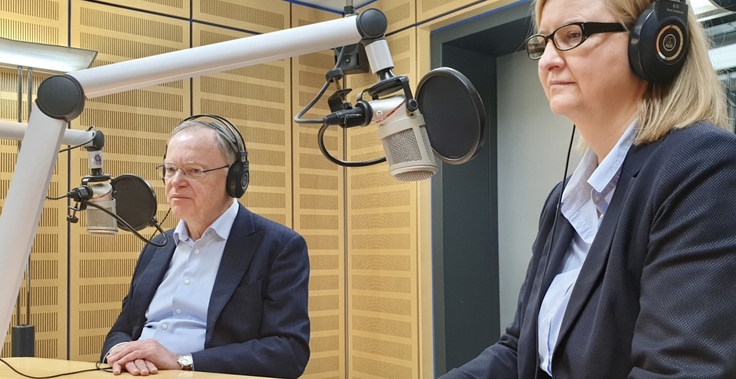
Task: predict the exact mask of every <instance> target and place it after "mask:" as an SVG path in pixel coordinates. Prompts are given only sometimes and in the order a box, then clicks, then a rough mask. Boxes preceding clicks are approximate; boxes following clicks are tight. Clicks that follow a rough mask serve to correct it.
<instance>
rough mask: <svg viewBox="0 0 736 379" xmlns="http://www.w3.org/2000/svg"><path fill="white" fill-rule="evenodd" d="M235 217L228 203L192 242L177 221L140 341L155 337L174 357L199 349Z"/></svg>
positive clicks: (235, 205) (183, 224)
mask: <svg viewBox="0 0 736 379" xmlns="http://www.w3.org/2000/svg"><path fill="white" fill-rule="evenodd" d="M237 214H238V203H237V201H235V200H233V204H232V205H231V206H230V207H229V208H228V209H227V210H226V211H225V212H224V213H223V214H222V215H221V216H220V217H219V218H218V219H217V220H215V222H213V223H212V225H210V227H209V228H207V230H205V232H204V233H203V234H202V237H201V238H200V239H198V240H196V241H193V240H192V239H191V238H190V237H189V233H188V231H187V227H186V223H185V222H184V221H180V222H179V224H178V225H177V227H176V229H175V230H174V243H176V250H175V251H174V256H173V257H172V258H171V263H170V266H169V269H168V270H167V271H166V275H165V276H164V279H163V281H162V282H161V285H160V286H159V287H158V289H157V290H156V294H155V295H154V296H153V300H152V301H151V304H149V306H148V310H147V311H146V324H145V327H144V328H143V332H142V334H141V336H140V338H139V339H141V340H143V339H148V338H154V339H156V340H157V341H158V342H159V343H160V344H161V345H163V346H164V347H166V348H167V349H169V350H171V351H172V352H174V353H176V354H187V353H192V352H196V351H200V350H203V349H204V339H205V331H206V328H207V308H208V306H209V302H210V295H211V293H212V288H213V286H214V284H215V277H216V276H217V271H218V268H219V266H220V259H221V258H222V254H223V251H224V249H225V243H226V242H227V238H228V236H229V235H230V229H231V228H232V225H233V222H234V221H235V216H236V215H237Z"/></svg>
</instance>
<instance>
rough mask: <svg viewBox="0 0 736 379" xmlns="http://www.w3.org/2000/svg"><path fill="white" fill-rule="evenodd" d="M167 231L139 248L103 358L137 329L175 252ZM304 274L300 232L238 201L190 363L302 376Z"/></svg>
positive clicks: (249, 372)
mask: <svg viewBox="0 0 736 379" xmlns="http://www.w3.org/2000/svg"><path fill="white" fill-rule="evenodd" d="M166 234H167V237H168V241H169V243H168V244H167V245H166V246H165V247H163V248H157V247H154V246H151V245H147V246H146V247H145V248H144V249H143V251H142V252H141V255H140V257H139V259H138V263H137V265H136V268H135V272H134V273H133V279H132V281H131V285H130V292H129V293H128V295H127V296H126V297H125V299H123V306H122V311H121V313H120V316H118V319H117V321H116V322H115V324H114V325H113V326H112V329H111V330H110V332H109V333H108V335H107V338H106V340H105V343H104V346H103V348H102V354H103V358H104V355H105V354H106V353H107V352H108V351H109V350H110V348H112V347H113V346H115V345H116V344H117V343H120V342H126V341H132V340H137V339H138V337H140V335H141V331H142V329H143V327H144V324H145V321H146V317H145V313H146V310H147V309H148V305H149V304H150V302H151V299H153V295H154V293H155V292H156V289H157V288H158V286H159V284H161V281H162V280H163V278H164V274H165V273H166V270H167V269H168V267H169V262H170V261H171V257H172V256H173V254H174V250H175V246H174V243H172V242H171V241H173V229H172V230H169V231H167V232H166ZM162 240H163V239H162V237H161V236H159V237H158V238H157V242H158V243H161V242H162ZM308 281H309V257H308V255H307V245H306V242H305V241H304V238H303V237H302V236H300V235H299V234H297V233H296V232H294V231H293V230H291V229H289V228H287V227H286V226H283V225H281V224H278V223H276V222H273V221H270V220H268V219H266V218H264V217H262V216H259V215H257V214H254V213H252V212H250V211H248V210H247V209H245V208H244V207H243V206H242V205H241V206H240V208H239V209H238V214H237V216H236V218H235V221H234V223H233V227H232V229H231V232H230V237H229V238H228V241H227V243H226V245H225V250H224V253H223V255H222V261H221V262H220V267H219V270H218V272H217V277H216V279H215V284H214V288H213V289H212V296H211V298H210V303H209V308H208V310H207V331H206V335H205V349H204V350H202V351H198V352H193V353H192V357H193V358H194V369H195V370H197V371H209V372H219V373H228V374H240V375H255V376H272V377H280V378H295V377H298V376H300V375H301V374H302V373H303V372H304V368H305V367H306V365H307V362H308V360H309V333H310V323H309V314H308V309H307V299H308V296H309V293H308Z"/></svg>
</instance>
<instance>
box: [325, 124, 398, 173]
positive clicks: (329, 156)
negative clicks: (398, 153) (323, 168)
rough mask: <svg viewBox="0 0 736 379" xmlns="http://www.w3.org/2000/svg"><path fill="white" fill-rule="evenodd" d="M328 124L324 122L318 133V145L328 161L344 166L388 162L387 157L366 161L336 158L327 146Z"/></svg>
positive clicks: (364, 165) (363, 165) (362, 165)
mask: <svg viewBox="0 0 736 379" xmlns="http://www.w3.org/2000/svg"><path fill="white" fill-rule="evenodd" d="M328 126H329V125H327V123H323V124H322V127H321V128H319V132H318V133H317V145H318V146H319V150H320V151H321V152H322V155H324V156H325V158H327V160H328V161H330V162H332V163H334V164H336V165H340V166H343V167H367V166H372V165H374V164H378V163H383V162H386V157H382V158H377V159H374V160H371V161H364V162H347V161H342V160H339V159H337V158H335V157H334V156H332V155H331V154H330V153H329V152H328V151H327V147H325V140H324V137H325V131H326V130H327V127H328Z"/></svg>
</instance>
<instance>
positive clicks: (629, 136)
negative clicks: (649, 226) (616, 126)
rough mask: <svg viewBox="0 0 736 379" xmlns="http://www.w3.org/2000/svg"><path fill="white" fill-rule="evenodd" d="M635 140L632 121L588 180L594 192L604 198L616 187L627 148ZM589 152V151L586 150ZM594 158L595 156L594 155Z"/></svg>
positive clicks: (634, 126) (634, 125) (634, 129)
mask: <svg viewBox="0 0 736 379" xmlns="http://www.w3.org/2000/svg"><path fill="white" fill-rule="evenodd" d="M635 138H636V120H634V121H633V122H632V123H631V124H630V125H629V127H628V128H626V130H625V131H624V134H623V135H622V136H621V138H619V140H618V142H616V145H615V146H614V147H613V149H611V152H609V153H608V155H606V157H605V158H603V161H601V164H599V165H598V168H596V169H595V170H594V171H593V173H592V174H591V175H590V178H588V184H590V186H591V187H593V189H594V190H595V191H597V192H598V193H600V194H603V195H604V196H605V195H606V194H607V193H608V192H610V191H611V189H613V187H616V184H617V183H618V177H619V175H620V173H621V167H622V166H623V164H624V159H625V158H626V154H627V153H628V152H629V148H631V145H632V144H633V143H634V139H635ZM588 150H590V149H588ZM594 156H595V155H594Z"/></svg>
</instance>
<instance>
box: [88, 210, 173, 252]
mask: <svg viewBox="0 0 736 379" xmlns="http://www.w3.org/2000/svg"><path fill="white" fill-rule="evenodd" d="M87 205H88V206H89V205H91V206H93V207H95V208H97V209H99V210H101V211H103V212H105V213H107V214H108V215H110V216H112V217H114V218H115V219H116V220H118V221H119V222H121V223H122V224H123V225H125V226H126V227H127V228H128V231H129V232H131V233H133V234H135V236H136V237H138V238H140V239H141V240H142V241H144V242H146V243H150V244H151V245H153V246H156V247H164V246H166V244H167V243H168V239H167V238H166V234H164V233H163V232H162V235H163V236H164V242H163V243H162V244H157V243H155V242H153V241H151V240H148V239H146V237H143V236H142V235H141V234H140V233H138V231H136V230H135V228H133V227H132V226H130V224H128V222H127V221H125V220H123V219H122V217H120V216H118V215H116V214H115V213H112V212H110V211H108V210H107V209H105V208H104V207H102V206H100V205H98V204H95V203H94V202H91V201H88V202H87ZM155 226H156V228H157V229H158V230H161V228H160V227H159V226H158V224H155Z"/></svg>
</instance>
